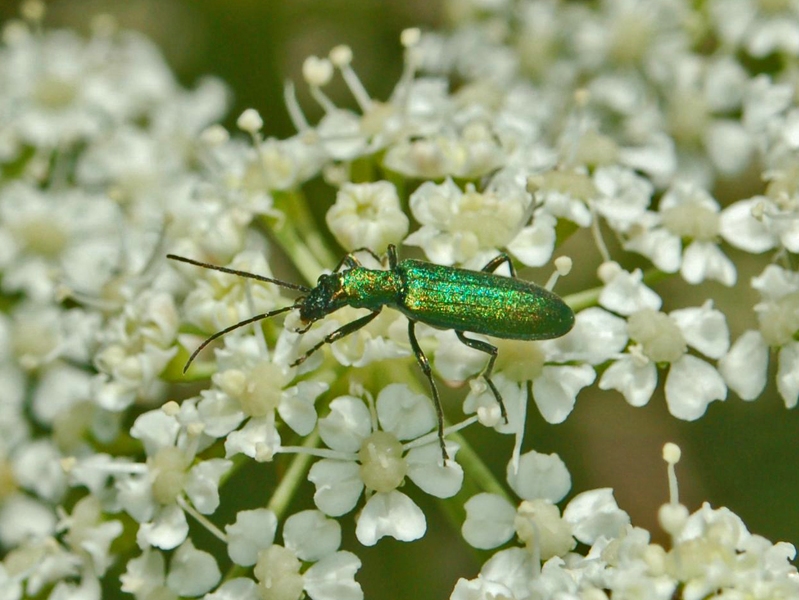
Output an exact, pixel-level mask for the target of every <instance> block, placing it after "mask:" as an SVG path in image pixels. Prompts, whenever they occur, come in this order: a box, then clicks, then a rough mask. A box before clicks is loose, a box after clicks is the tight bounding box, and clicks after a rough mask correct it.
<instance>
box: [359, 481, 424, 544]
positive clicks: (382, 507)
mask: <svg viewBox="0 0 799 600" xmlns="http://www.w3.org/2000/svg"><path fill="white" fill-rule="evenodd" d="M425 531H427V521H426V520H425V518H424V513H423V512H422V510H421V509H420V508H419V507H418V506H416V504H415V503H414V502H413V500H411V499H410V498H408V496H406V495H405V494H403V493H401V492H398V491H397V490H393V491H391V492H388V493H387V494H384V493H377V494H375V495H374V496H372V497H371V498H369V500H368V501H367V502H366V506H364V507H363V510H362V511H361V513H360V515H358V523H357V525H356V526H355V537H357V538H358V541H359V542H361V543H362V544H363V545H364V546H374V545H375V544H376V543H377V540H379V539H380V538H382V537H384V536H387V535H388V536H391V537H393V538H394V539H396V540H399V541H401V542H412V541H413V540H418V539H419V538H420V537H422V536H423V535H424V533H425Z"/></svg>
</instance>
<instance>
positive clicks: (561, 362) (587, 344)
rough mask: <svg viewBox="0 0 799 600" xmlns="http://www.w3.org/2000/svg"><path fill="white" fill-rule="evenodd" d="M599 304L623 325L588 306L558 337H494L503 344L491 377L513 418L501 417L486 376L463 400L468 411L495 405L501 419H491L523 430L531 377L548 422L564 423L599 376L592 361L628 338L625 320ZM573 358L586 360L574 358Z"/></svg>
mask: <svg viewBox="0 0 799 600" xmlns="http://www.w3.org/2000/svg"><path fill="white" fill-rule="evenodd" d="M596 310H598V311H599V312H600V313H604V314H605V315H608V317H609V318H610V319H612V320H615V321H618V325H615V324H614V323H609V322H608V320H607V319H601V318H600V319H599V321H597V320H595V319H594V316H595V315H596V313H595V312H594V310H592V309H588V310H586V311H581V312H580V313H578V314H577V316H576V320H575V326H574V328H573V329H572V330H571V331H570V332H569V333H568V334H566V335H565V336H563V337H561V338H559V339H557V340H547V341H543V342H536V341H524V340H502V339H494V338H491V343H492V344H493V345H495V346H496V347H497V349H498V354H497V360H496V363H495V366H494V374H493V375H492V377H491V379H492V380H493V381H494V383H495V385H497V388H498V389H499V390H500V393H501V395H502V397H503V401H504V403H505V405H506V409H507V412H508V423H507V424H506V423H504V421H501V420H497V419H498V417H499V414H498V410H499V407H497V406H496V400H495V399H494V396H493V394H492V393H491V390H490V389H487V387H486V385H485V384H484V382H483V381H482V380H474V381H473V383H472V391H471V392H470V394H469V395H468V396H467V397H466V399H465V400H464V405H463V406H464V411H465V412H466V413H467V414H469V413H473V412H478V414H479V411H480V410H481V408H482V409H486V408H489V407H493V408H492V409H491V411H492V413H493V415H494V416H495V417H496V418H497V419H494V420H493V422H491V420H489V421H487V423H490V424H491V425H492V426H496V428H497V430H498V431H501V432H506V433H516V432H520V430H523V416H524V414H525V413H524V411H523V410H521V404H522V403H526V402H527V398H526V394H525V391H524V389H523V388H524V383H525V382H526V381H531V382H532V392H533V399H534V400H535V403H536V406H537V407H538V410H539V411H540V413H541V416H543V417H544V419H545V420H546V421H547V422H549V423H562V422H563V421H564V420H565V419H566V417H568V416H569V414H570V413H571V411H572V409H573V408H574V405H575V402H576V401H577V394H578V393H579V392H580V390H581V389H583V388H584V387H586V386H588V385H591V384H592V383H593V382H594V379H595V377H596V374H595V372H594V369H593V368H592V367H591V364H599V363H601V362H603V361H604V360H606V359H607V358H609V357H610V356H614V355H615V354H617V353H618V352H621V351H622V350H623V349H624V345H625V344H626V342H627V338H626V336H625V335H624V331H623V325H624V324H623V321H621V319H619V318H618V317H614V316H613V315H610V314H609V313H606V312H605V311H602V310H601V309H596ZM619 334H621V335H619ZM481 354H482V353H481ZM599 356H601V357H602V358H598V357H599ZM441 358H442V359H444V360H446V359H447V358H449V357H447V356H446V355H442V357H441ZM444 360H441V362H442V363H444ZM439 361H440V358H439V354H438V353H437V354H436V366H437V367H438V368H444V367H445V363H444V364H442V365H441V366H439ZM572 361H574V362H577V361H584V362H581V363H580V364H569V363H571V362H572ZM585 363H590V364H585Z"/></svg>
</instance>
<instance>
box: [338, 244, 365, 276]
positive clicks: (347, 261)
mask: <svg viewBox="0 0 799 600" xmlns="http://www.w3.org/2000/svg"><path fill="white" fill-rule="evenodd" d="M353 252H358V250H353V251H352V252H348V253H347V254H345V255H344V256H342V257H341V260H340V261H338V264H337V265H336V268H335V269H333V272H334V273H338V272H339V271H341V268H342V267H344V266H346V267H347V268H348V269H354V268H355V267H360V266H361V261H359V260H358V259H357V258H355V257H354V256H353V255H352V254H353Z"/></svg>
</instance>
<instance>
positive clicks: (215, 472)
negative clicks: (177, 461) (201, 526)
mask: <svg viewBox="0 0 799 600" xmlns="http://www.w3.org/2000/svg"><path fill="white" fill-rule="evenodd" d="M232 466H233V463H232V462H231V461H229V460H225V459H223V458H211V459H209V460H204V461H203V462H201V463H198V464H197V465H195V466H194V467H192V469H191V471H189V479H188V481H187V482H186V487H185V490H186V495H188V497H189V498H190V499H191V503H192V504H193V505H194V507H195V508H196V509H197V510H198V511H200V512H201V513H202V514H204V515H210V514H211V513H213V512H214V511H215V510H216V509H217V507H218V506H219V481H220V479H222V475H224V474H225V473H226V472H227V471H228V470H229V469H230V467H232Z"/></svg>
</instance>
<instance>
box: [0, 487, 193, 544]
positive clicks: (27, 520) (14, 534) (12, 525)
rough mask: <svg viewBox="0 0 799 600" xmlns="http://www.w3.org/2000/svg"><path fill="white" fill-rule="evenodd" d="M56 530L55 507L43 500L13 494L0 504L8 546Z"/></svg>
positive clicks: (0, 528)
mask: <svg viewBox="0 0 799 600" xmlns="http://www.w3.org/2000/svg"><path fill="white" fill-rule="evenodd" d="M55 530H56V517H55V514H54V512H53V509H52V508H51V507H48V506H47V505H45V504H44V503H43V502H39V501H38V500H36V499H34V498H31V497H29V496H27V495H25V494H12V495H10V496H9V497H8V498H6V499H4V500H3V502H2V504H0V539H2V540H3V544H4V545H6V546H9V547H10V546H16V545H19V546H20V547H21V546H22V544H24V543H25V542H27V541H30V540H32V539H44V538H46V537H47V536H50V535H55V533H56V531H55ZM178 543H180V542H178Z"/></svg>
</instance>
